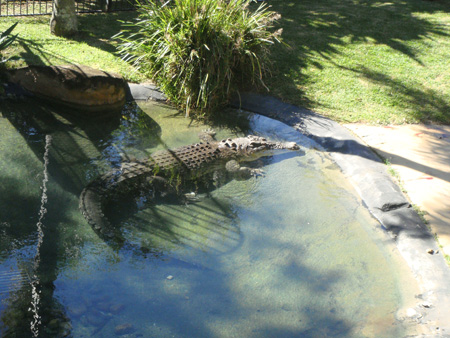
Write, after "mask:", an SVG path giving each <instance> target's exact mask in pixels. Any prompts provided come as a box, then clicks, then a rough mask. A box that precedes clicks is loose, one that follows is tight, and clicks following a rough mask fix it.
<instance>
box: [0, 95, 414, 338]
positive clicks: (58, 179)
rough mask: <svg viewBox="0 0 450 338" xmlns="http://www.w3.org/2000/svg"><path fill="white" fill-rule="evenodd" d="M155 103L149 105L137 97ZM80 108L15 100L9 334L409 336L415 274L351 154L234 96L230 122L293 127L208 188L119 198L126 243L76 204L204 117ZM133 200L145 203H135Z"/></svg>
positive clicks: (9, 147)
mask: <svg viewBox="0 0 450 338" xmlns="http://www.w3.org/2000/svg"><path fill="white" fill-rule="evenodd" d="M140 108H142V110H141V109H140ZM140 108H139V107H136V106H134V105H130V106H128V107H127V109H125V110H124V111H123V112H122V114H119V115H104V116H97V117H91V118H86V117H80V116H77V114H75V113H74V112H71V111H68V110H67V109H66V108H57V107H50V106H45V105H39V104H36V103H35V102H33V101H30V102H20V103H19V102H2V108H1V109H0V112H1V115H0V135H1V137H0V193H1V195H0V231H1V235H0V300H1V304H0V311H1V314H0V316H1V323H0V331H1V333H2V336H8V337H28V336H33V335H35V336H39V337H64V336H70V337H114V336H123V337H400V336H403V335H404V334H405V327H404V326H403V325H402V324H401V323H400V322H398V321H396V319H395V318H396V313H397V311H398V310H399V309H400V308H401V307H402V306H403V304H404V303H405V301H408V299H409V297H411V295H412V292H411V289H408V291H404V289H405V288H404V285H409V284H411V285H412V284H414V281H413V279H412V277H411V276H410V275H409V274H408V272H407V271H406V270H405V268H403V267H402V266H403V265H402V261H401V259H400V258H399V254H398V252H397V251H396V249H395V247H394V246H393V245H392V243H391V241H390V240H389V238H388V237H387V235H386V234H385V233H383V232H382V230H381V229H380V226H379V224H378V223H377V222H376V221H375V220H374V219H373V218H371V216H370V215H369V213H368V211H367V210H366V209H365V208H364V207H363V206H362V203H361V201H360V199H359V198H358V197H357V195H356V194H355V192H354V191H353V190H352V188H351V187H350V186H349V185H348V184H347V183H346V180H345V179H344V178H343V176H342V174H341V173H340V171H339V170H338V168H337V167H336V166H335V165H334V164H333V163H332V162H331V161H330V160H329V159H328V158H327V156H326V155H325V154H324V153H321V152H319V151H316V150H314V149H313V148H312V146H311V141H310V140H309V139H307V138H305V137H303V136H302V135H301V134H299V133H297V132H296V131H294V130H293V129H292V128H290V127H287V126H285V125H283V124H281V123H279V122H276V121H273V120H270V119H267V118H264V117H260V116H256V115H252V114H247V113H239V114H237V113H236V112H234V113H233V112H228V115H227V116H229V118H228V119H225V120H224V121H221V122H220V123H217V125H215V126H214V128H215V129H216V131H217V134H218V135H217V137H218V138H222V137H229V136H233V135H243V134H247V133H254V134H258V135H263V136H266V137H267V138H270V139H275V140H283V141H295V142H297V143H299V144H300V145H302V150H301V151H279V152H277V151H274V152H273V153H271V156H269V157H266V158H264V159H260V160H258V161H257V162H256V163H253V164H252V165H255V166H258V167H259V168H261V169H262V170H263V171H264V176H263V177H252V178H250V179H248V180H231V181H229V182H228V183H226V184H225V185H223V186H221V187H219V188H217V189H211V190H209V191H206V192H202V193H201V194H200V195H199V196H198V197H199V198H198V201H196V202H194V203H189V204H187V205H185V204H182V203H157V204H149V203H143V201H142V200H141V199H139V197H136V199H132V200H131V201H130V200H127V201H123V202H124V203H123V205H122V203H120V202H117V203H116V204H115V205H113V206H112V207H111V209H112V210H111V212H110V218H111V220H112V222H113V223H114V224H116V225H117V226H119V227H120V229H121V231H122V233H123V235H124V237H125V238H126V239H127V241H126V242H127V243H129V244H131V245H124V246H122V247H120V248H118V247H117V246H114V245H110V244H109V243H105V242H104V241H103V240H102V239H101V238H99V236H97V234H96V233H95V232H94V231H93V229H92V228H91V226H90V225H89V224H88V223H87V221H86V220H85V219H84V218H83V216H82V215H81V213H80V212H79V210H78V197H79V194H80V192H81V190H82V189H83V187H84V186H85V185H86V184H87V183H88V182H89V181H91V180H93V179H94V178H96V177H97V176H99V175H100V174H102V173H104V172H106V171H108V170H111V168H114V167H118V166H119V165H120V162H121V161H122V159H123V158H124V157H128V158H145V156H147V155H148V154H149V153H151V152H152V151H154V150H156V149H164V148H171V147H177V146H181V145H186V144H190V143H195V142H198V137H197V134H198V133H199V132H201V131H202V130H203V129H205V128H206V126H204V125H201V124H199V123H195V122H192V121H190V120H189V119H186V118H184V117H183V116H181V115H179V114H177V113H176V112H175V111H174V110H172V109H170V108H168V107H166V106H163V105H160V104H157V103H145V104H140ZM131 206H133V207H131Z"/></svg>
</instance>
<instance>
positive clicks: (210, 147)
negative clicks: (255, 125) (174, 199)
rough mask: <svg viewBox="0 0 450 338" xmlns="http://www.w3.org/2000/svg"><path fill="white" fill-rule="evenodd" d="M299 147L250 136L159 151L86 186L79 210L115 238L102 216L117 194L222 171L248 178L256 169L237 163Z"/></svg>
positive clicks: (254, 173) (292, 143) (164, 187)
mask: <svg viewBox="0 0 450 338" xmlns="http://www.w3.org/2000/svg"><path fill="white" fill-rule="evenodd" d="M271 149H290V150H298V149H300V147H299V146H298V145H297V144H296V143H294V142H287V143H281V142H271V141H268V140H266V139H265V138H263V137H259V136H253V135H249V136H247V137H238V138H234V139H226V140H222V141H211V142H206V143H197V144H193V145H189V146H183V147H180V148H176V149H173V150H164V151H159V152H156V153H154V154H152V155H151V157H150V158H149V159H148V160H145V161H134V162H124V163H123V164H122V167H121V169H120V170H118V171H115V172H109V173H107V174H105V175H103V176H101V177H99V178H97V179H96V180H94V181H92V182H91V183H89V184H88V185H87V186H86V188H84V189H83V191H82V192H81V195H80V210H81V212H82V214H83V215H84V217H85V218H86V219H87V221H88V222H89V224H91V225H92V226H93V227H94V229H95V230H96V231H97V232H99V233H100V234H102V235H104V236H106V237H114V235H115V234H114V233H113V230H112V229H113V227H112V226H111V224H110V222H109V221H108V219H107V218H106V217H105V215H104V208H105V206H106V204H107V203H108V201H109V200H110V199H111V197H113V196H114V195H116V194H120V193H123V192H126V191H129V190H133V189H136V186H138V187H139V188H140V189H142V187H146V186H147V187H154V186H157V185H158V186H160V188H161V189H172V190H173V187H171V186H170V184H169V181H170V179H171V178H174V177H176V178H179V179H180V180H191V179H194V178H198V177H201V176H203V175H205V174H207V173H211V172H215V171H217V170H219V169H222V170H223V169H225V170H227V171H228V172H232V173H234V174H235V175H240V176H247V177H248V176H251V175H256V174H257V173H258V169H250V168H247V167H241V166H240V165H239V163H238V161H239V160H246V161H249V160H253V159H255V158H258V157H261V156H264V154H265V151H266V150H271Z"/></svg>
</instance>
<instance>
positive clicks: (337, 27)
mask: <svg viewBox="0 0 450 338" xmlns="http://www.w3.org/2000/svg"><path fill="white" fill-rule="evenodd" d="M270 5H271V10H274V11H276V12H278V13H280V14H281V19H280V20H279V26H280V27H281V28H283V34H282V38H283V40H284V42H285V43H286V44H287V45H288V46H287V47H284V48H283V47H282V48H280V47H279V46H276V47H274V48H272V53H273V54H274V55H275V58H273V62H274V66H275V77H274V78H272V79H270V85H271V90H272V91H273V93H274V94H275V95H277V96H278V97H280V98H281V99H282V100H286V101H289V98H290V97H297V98H298V97H300V99H299V100H296V102H300V104H301V105H303V106H305V107H311V104H312V103H314V102H313V101H309V100H310V98H308V97H305V95H304V92H303V91H302V86H303V85H304V84H306V83H307V78H306V75H305V74H303V73H304V72H303V69H305V68H310V67H315V68H317V69H318V70H319V71H320V70H321V69H323V67H324V66H323V63H322V60H321V58H322V59H325V60H330V61H332V60H333V57H334V55H336V54H339V53H340V52H339V48H338V47H341V46H345V45H350V44H352V43H354V42H358V41H367V42H371V43H373V44H382V45H386V46H388V47H390V48H392V49H393V50H396V51H398V52H400V53H402V54H403V55H406V56H407V57H409V58H410V59H412V60H414V61H415V62H416V63H417V64H418V65H423V64H422V62H421V60H420V59H419V58H418V56H417V54H416V51H415V50H414V48H413V47H411V44H410V43H409V42H412V41H421V40H425V39H431V38H432V37H431V36H432V35H441V36H448V34H447V33H446V29H445V27H441V26H439V25H436V24H434V23H432V22H431V21H428V20H425V19H422V18H420V17H418V16H417V15H415V13H435V12H449V7H448V5H447V4H446V2H445V1H433V2H428V1H422V0H412V1H399V0H394V1H385V0H381V1H370V0H357V1H345V0H342V1H328V0H319V1H283V0H273V1H270ZM293 79H295V80H293ZM278 87H283V88H284V89H283V91H281V90H278V89H277V88H278ZM283 93H287V94H283ZM291 101H292V99H291Z"/></svg>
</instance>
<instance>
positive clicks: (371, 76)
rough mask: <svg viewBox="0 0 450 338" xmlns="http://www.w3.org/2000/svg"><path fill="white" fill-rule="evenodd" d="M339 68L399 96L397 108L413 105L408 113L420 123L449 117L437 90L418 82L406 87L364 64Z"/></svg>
mask: <svg viewBox="0 0 450 338" xmlns="http://www.w3.org/2000/svg"><path fill="white" fill-rule="evenodd" d="M340 68H342V69H346V70H349V71H352V72H354V73H356V74H359V76H361V77H364V78H365V79H367V80H368V81H369V82H371V83H373V84H376V85H377V86H379V87H380V88H382V87H386V88H388V91H389V92H392V93H395V95H396V96H400V100H399V108H400V109H402V108H403V109H409V107H411V106H413V107H415V109H414V110H413V111H409V114H410V115H411V116H413V117H414V118H415V119H417V120H418V121H420V122H421V123H430V122H433V121H438V122H442V123H446V122H448V121H449V119H450V103H449V101H448V100H446V98H445V97H444V96H443V95H442V94H440V92H439V91H436V90H433V89H430V88H424V86H423V85H420V84H416V87H414V88H412V87H408V86H406V85H405V84H404V83H402V82H401V81H398V80H395V79H393V78H392V77H391V76H389V75H387V74H384V73H380V72H377V71H374V70H370V69H368V68H366V67H364V66H360V67H358V68H347V67H343V66H340Z"/></svg>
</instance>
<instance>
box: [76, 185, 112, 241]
mask: <svg viewBox="0 0 450 338" xmlns="http://www.w3.org/2000/svg"><path fill="white" fill-rule="evenodd" d="M101 190H102V189H99V188H98V187H96V186H94V185H89V186H87V187H86V188H84V189H83V191H82V192H81V195H80V211H81V213H82V214H83V216H84V217H85V218H86V220H87V221H88V223H89V224H90V225H91V226H92V227H93V228H94V230H95V231H96V232H97V233H99V234H101V235H102V236H105V237H107V238H112V237H114V233H113V227H112V225H111V223H110V222H109V220H108V219H107V218H106V216H105V213H104V211H103V205H104V201H103V195H104V192H103V191H101Z"/></svg>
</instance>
